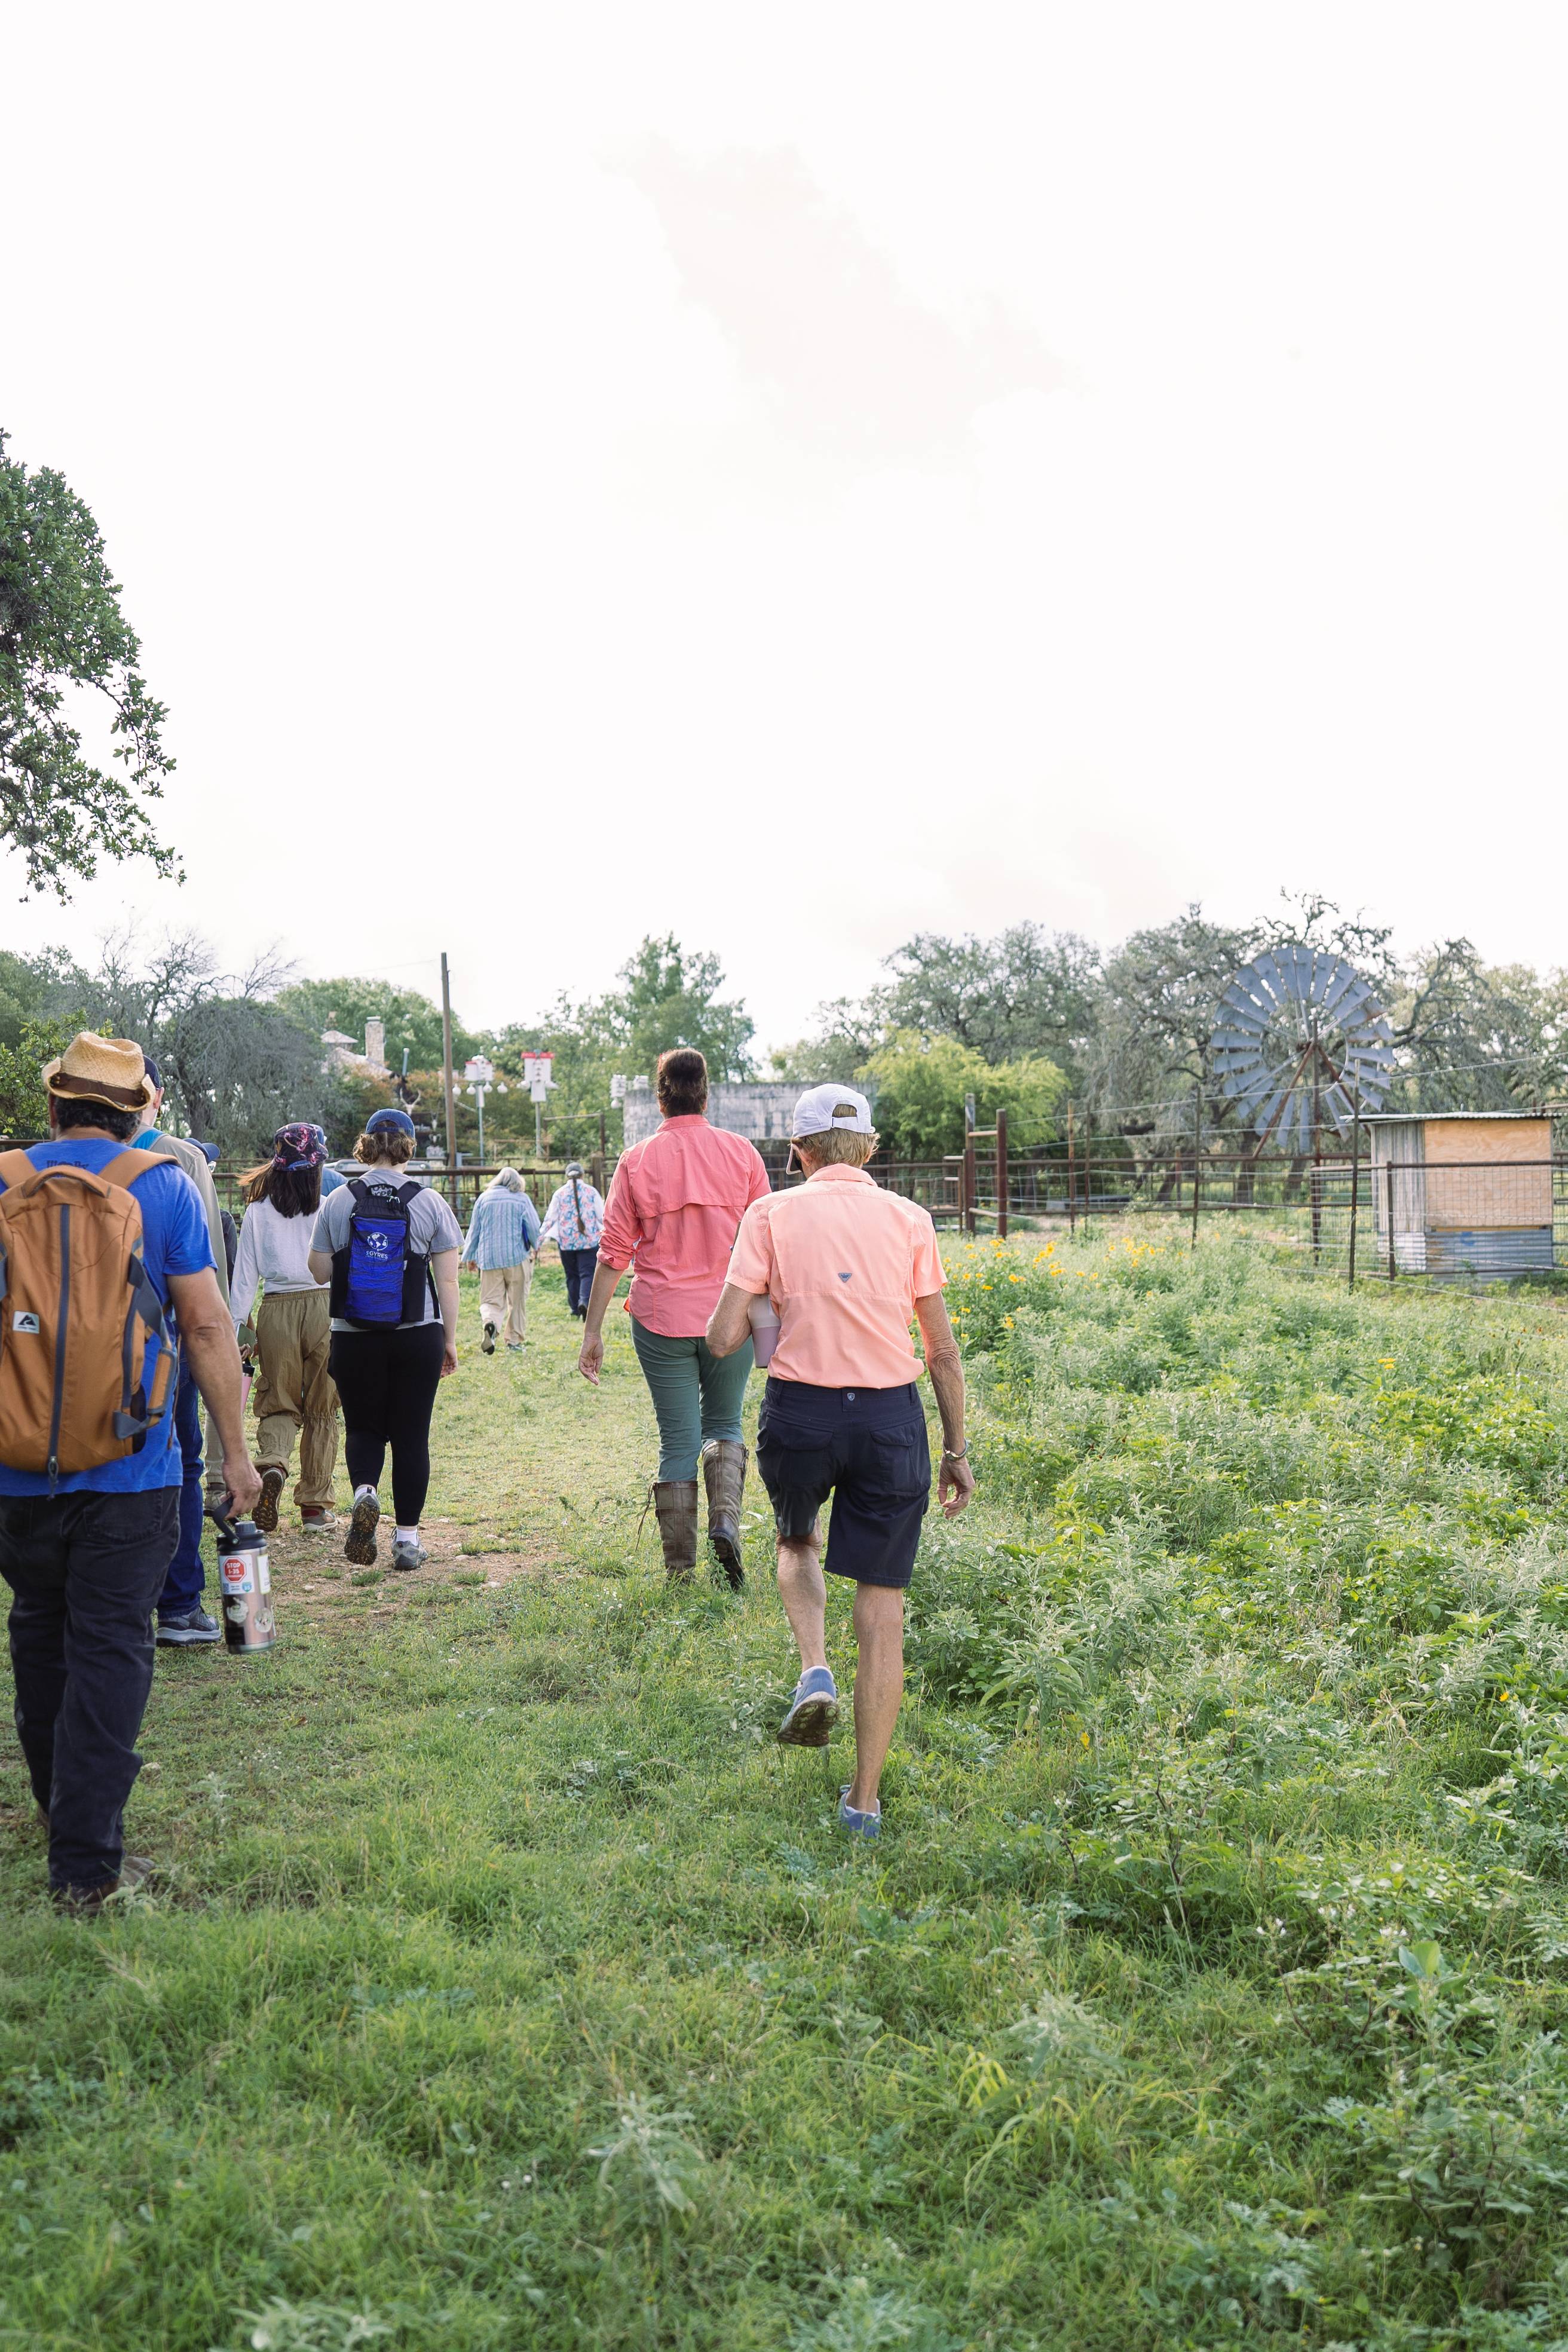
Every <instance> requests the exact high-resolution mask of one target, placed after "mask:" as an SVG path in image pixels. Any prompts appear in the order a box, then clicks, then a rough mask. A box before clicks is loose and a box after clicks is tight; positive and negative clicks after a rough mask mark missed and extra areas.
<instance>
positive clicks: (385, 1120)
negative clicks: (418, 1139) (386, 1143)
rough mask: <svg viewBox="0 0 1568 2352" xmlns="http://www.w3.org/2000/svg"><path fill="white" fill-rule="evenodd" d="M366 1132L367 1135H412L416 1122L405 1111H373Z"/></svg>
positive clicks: (365, 1124) (365, 1128)
mask: <svg viewBox="0 0 1568 2352" xmlns="http://www.w3.org/2000/svg"><path fill="white" fill-rule="evenodd" d="M364 1131H365V1133H366V1134H367V1135H412V1134H413V1132H414V1121H413V1120H412V1119H411V1118H409V1116H408V1113H407V1112H406V1111H405V1110H377V1111H372V1113H371V1115H370V1117H369V1118H367V1119H366V1121H365V1123H364Z"/></svg>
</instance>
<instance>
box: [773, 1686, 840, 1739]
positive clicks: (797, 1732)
mask: <svg viewBox="0 0 1568 2352" xmlns="http://www.w3.org/2000/svg"><path fill="white" fill-rule="evenodd" d="M837 1720H838V1685H837V1683H836V1682H835V1681H834V1679H833V1675H832V1671H831V1669H830V1668H829V1667H827V1666H808V1667H807V1669H806V1671H805V1674H804V1675H802V1676H801V1678H800V1680H799V1682H797V1683H796V1685H795V1696H794V1697H793V1698H792V1699H791V1701H790V1703H789V1713H788V1714H787V1715H786V1716H785V1717H784V1721H783V1722H782V1723H781V1724H780V1726H779V1745H780V1746H781V1747H782V1748H826V1745H827V1742H828V1740H829V1738H831V1736H832V1732H833V1727H834V1725H835V1724H836V1723H837Z"/></svg>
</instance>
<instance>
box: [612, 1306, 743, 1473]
mask: <svg viewBox="0 0 1568 2352" xmlns="http://www.w3.org/2000/svg"><path fill="white" fill-rule="evenodd" d="M630 1319H631V1327H632V1345H633V1347H634V1348H635V1349H637V1361H638V1363H639V1364H640V1365H641V1366H642V1370H643V1378H644V1380H645V1381H647V1385H648V1394H649V1395H650V1396H651V1397H652V1399H653V1409H654V1413H655V1415H656V1417H657V1419H658V1475H659V1476H660V1478H661V1479H664V1478H695V1477H696V1475H697V1456H698V1454H699V1452H700V1449H701V1446H702V1444H703V1443H704V1441H705V1440H706V1439H708V1438H710V1437H733V1438H737V1439H738V1438H739V1436H740V1434H741V1407H742V1403H743V1402H745V1395H746V1380H747V1376H748V1374H749V1373H750V1371H751V1369H752V1343H751V1341H750V1339H748V1340H747V1341H746V1342H745V1344H744V1345H743V1346H742V1347H739V1348H737V1349H736V1350H735V1352H734V1354H733V1355H732V1356H715V1355H713V1354H711V1353H710V1349H709V1346H708V1342H707V1340H706V1339H666V1338H665V1336H664V1333H663V1332H662V1331H648V1330H645V1329H644V1328H643V1326H642V1325H641V1324H640V1323H639V1322H638V1321H637V1317H636V1316H635V1315H634V1316H633V1317H632V1318H630Z"/></svg>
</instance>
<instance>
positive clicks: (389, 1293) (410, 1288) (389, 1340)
mask: <svg viewBox="0 0 1568 2352" xmlns="http://www.w3.org/2000/svg"><path fill="white" fill-rule="evenodd" d="M413 1157H414V1121H413V1120H412V1119H411V1118H409V1116H408V1114H407V1112H406V1111H404V1110H378V1111H376V1112H374V1114H373V1116H372V1117H371V1118H368V1119H366V1121H365V1129H364V1133H363V1135H362V1136H361V1137H360V1139H359V1141H358V1142H357V1143H356V1144H355V1145H354V1158H355V1159H356V1160H358V1161H359V1162H360V1163H361V1166H362V1168H363V1171H364V1172H363V1175H360V1176H351V1177H350V1178H349V1180H348V1181H347V1182H346V1183H345V1184H344V1185H343V1187H342V1191H341V1192H333V1193H332V1194H331V1196H330V1198H328V1199H327V1200H324V1201H323V1202H322V1203H321V1213H320V1214H319V1215H318V1217H317V1219H316V1230H315V1233H314V1234H313V1235H312V1237H311V1246H310V1272H311V1273H312V1275H314V1276H315V1278H316V1280H317V1281H318V1282H325V1283H330V1284H331V1330H332V1337H331V1353H330V1356H329V1358H328V1361H329V1364H330V1367H331V1375H332V1379H333V1381H335V1382H336V1384H337V1391H338V1399H339V1402H340V1403H341V1404H342V1409H343V1454H344V1457H345V1459H346V1461H347V1463H348V1471H349V1475H350V1477H351V1478H352V1479H353V1486H354V1498H353V1513H352V1515H351V1517H350V1521H349V1532H348V1538H347V1541H346V1542H345V1543H344V1545H343V1558H344V1559H347V1560H350V1561H352V1562H353V1565H354V1566H355V1567H357V1568H371V1567H374V1563H375V1535H376V1528H377V1525H378V1523H379V1521H380V1518H381V1496H380V1491H379V1489H380V1486H381V1474H382V1468H383V1465H384V1462H385V1459H386V1451H387V1448H388V1446H390V1447H391V1449H392V1503H393V1509H394V1511H395V1514H396V1527H397V1533H396V1537H395V1540H394V1543H393V1547H392V1565H393V1567H394V1568H395V1569H416V1568H422V1567H423V1566H424V1564H425V1560H426V1557H427V1555H426V1551H425V1548H424V1546H423V1545H422V1544H421V1543H420V1540H419V1519H420V1515H421V1513H422V1512H423V1510H424V1508H425V1497H426V1493H427V1491H428V1489H429V1485H430V1416H431V1414H432V1413H433V1412H434V1411H435V1408H436V1391H437V1389H438V1388H439V1386H440V1384H441V1382H442V1381H443V1380H444V1379H445V1378H446V1376H447V1373H449V1372H455V1371H456V1370H457V1369H458V1251H459V1250H460V1249H461V1247H462V1242H463V1233H462V1227H461V1226H460V1225H459V1224H458V1220H457V1218H456V1217H455V1216H454V1215H453V1214H452V1212H451V1210H450V1209H449V1208H448V1207H447V1203H446V1202H445V1201H444V1200H443V1199H442V1198H441V1195H440V1194H439V1192H435V1191H433V1190H432V1189H431V1188H430V1187H429V1186H428V1185H426V1184H422V1183H420V1182H419V1181H418V1180H417V1179H416V1178H415V1177H412V1176H406V1177H405V1176H404V1175H403V1174H402V1173H401V1171H403V1170H404V1169H405V1168H406V1167H407V1165H408V1162H409V1160H411V1159H412V1158H413Z"/></svg>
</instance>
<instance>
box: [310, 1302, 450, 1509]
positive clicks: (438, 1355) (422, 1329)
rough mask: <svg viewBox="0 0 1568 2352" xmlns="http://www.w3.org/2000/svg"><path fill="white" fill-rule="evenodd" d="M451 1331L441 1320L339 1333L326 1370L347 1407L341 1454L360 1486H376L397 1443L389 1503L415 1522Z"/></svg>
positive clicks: (421, 1500)
mask: <svg viewBox="0 0 1568 2352" xmlns="http://www.w3.org/2000/svg"><path fill="white" fill-rule="evenodd" d="M446 1352H447V1334H446V1330H445V1328H444V1327H443V1326H442V1325H441V1324H439V1323H413V1324H410V1325H409V1327H408V1328H407V1329H406V1330H405V1331H334V1332H333V1333H332V1339H331V1348H330V1349H329V1350H328V1354H327V1369H328V1370H329V1371H330V1372H331V1376H332V1378H333V1380H334V1381H336V1383H337V1390H338V1402H339V1403H340V1404H341V1405H342V1409H343V1459H344V1460H345V1461H346V1463H347V1464H348V1471H349V1476H350V1477H351V1478H352V1479H353V1482H354V1485H355V1486H356V1487H357V1486H380V1484H381V1471H382V1465H383V1463H384V1461H385V1459H386V1449H387V1447H388V1445H390V1446H391V1448H392V1507H393V1509H394V1511H395V1513H396V1515H397V1524H398V1526H399V1527H400V1528H416V1527H417V1526H418V1525H419V1515H420V1513H421V1512H422V1511H423V1510H424V1508H425V1497H426V1494H427V1493H428V1492H429V1488H430V1415H431V1414H432V1412H434V1411H435V1409H436V1391H437V1389H438V1388H439V1386H440V1385H441V1361H442V1359H443V1357H444V1356H445V1355H446Z"/></svg>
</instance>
